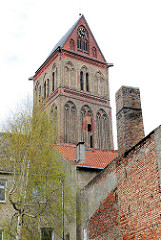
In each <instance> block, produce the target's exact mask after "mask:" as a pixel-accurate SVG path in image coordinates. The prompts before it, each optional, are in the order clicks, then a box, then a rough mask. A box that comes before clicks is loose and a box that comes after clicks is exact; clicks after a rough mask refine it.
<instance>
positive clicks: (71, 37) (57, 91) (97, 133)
mask: <svg viewBox="0 0 161 240" xmlns="http://www.w3.org/2000/svg"><path fill="white" fill-rule="evenodd" d="M109 66H111V65H110V64H108V63H107V62H106V60H105V58H104V56H103V54H102V52H101V50H100V48H99V46H98V44H97V42H96V40H95V38H94V36H93V34H92V32H91V30H90V28H89V26H88V23H87V21H86V19H85V17H84V16H83V15H82V16H80V18H79V19H78V20H77V22H76V23H75V24H74V25H73V26H72V27H71V28H70V29H69V31H68V32H67V33H66V34H65V35H64V36H63V37H62V38H61V39H60V41H59V42H58V43H57V44H56V45H55V47H54V48H53V50H52V51H51V53H50V55H49V56H48V57H47V59H46V60H45V62H44V63H43V64H42V65H41V66H40V68H39V69H38V70H37V71H36V73H35V75H34V77H33V78H32V79H33V81H34V104H36V105H37V106H40V107H41V108H42V109H44V110H48V111H51V112H52V113H54V114H56V116H57V128H58V142H59V143H71V144H77V143H78V142H85V145H86V147H91V148H96V149H107V150H113V136H112V119H111V107H110V96H109V82H108V68H109Z"/></svg>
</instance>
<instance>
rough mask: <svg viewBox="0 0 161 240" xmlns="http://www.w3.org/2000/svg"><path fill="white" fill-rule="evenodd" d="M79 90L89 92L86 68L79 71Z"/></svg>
mask: <svg viewBox="0 0 161 240" xmlns="http://www.w3.org/2000/svg"><path fill="white" fill-rule="evenodd" d="M80 90H85V91H87V92H89V73H88V69H87V67H86V66H83V67H82V68H81V71H80Z"/></svg>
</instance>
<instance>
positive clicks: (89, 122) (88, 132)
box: [80, 105, 94, 148]
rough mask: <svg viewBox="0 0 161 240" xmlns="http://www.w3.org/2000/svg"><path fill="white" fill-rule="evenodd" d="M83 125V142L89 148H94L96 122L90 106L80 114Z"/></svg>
mask: <svg viewBox="0 0 161 240" xmlns="http://www.w3.org/2000/svg"><path fill="white" fill-rule="evenodd" d="M80 123H81V141H82V142H85V145H86V146H87V147H91V148H92V147H93V131H94V121H93V113H92V110H91V108H90V107H89V106H88V105H84V106H83V107H82V108H81V112H80Z"/></svg>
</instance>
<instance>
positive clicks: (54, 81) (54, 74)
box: [52, 63, 58, 92]
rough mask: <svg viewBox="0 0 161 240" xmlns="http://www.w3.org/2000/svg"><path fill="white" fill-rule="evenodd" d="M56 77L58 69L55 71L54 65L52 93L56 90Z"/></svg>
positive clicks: (54, 65)
mask: <svg viewBox="0 0 161 240" xmlns="http://www.w3.org/2000/svg"><path fill="white" fill-rule="evenodd" d="M57 75H58V69H57V66H56V63H54V64H53V67H52V92H54V91H55V89H56V88H57Z"/></svg>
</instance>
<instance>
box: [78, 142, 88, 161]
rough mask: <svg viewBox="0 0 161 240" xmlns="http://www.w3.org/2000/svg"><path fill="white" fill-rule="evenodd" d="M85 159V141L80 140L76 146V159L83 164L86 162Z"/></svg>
mask: <svg viewBox="0 0 161 240" xmlns="http://www.w3.org/2000/svg"><path fill="white" fill-rule="evenodd" d="M85 160H86V155H85V143H84V142H79V143H78V144H77V147H76V161H77V162H79V163H81V164H82V163H84V162H85Z"/></svg>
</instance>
